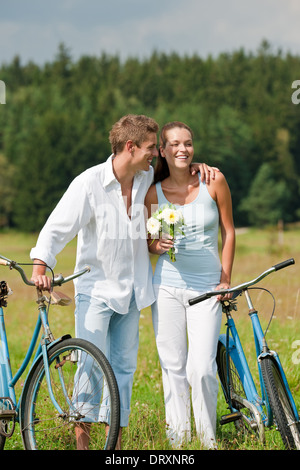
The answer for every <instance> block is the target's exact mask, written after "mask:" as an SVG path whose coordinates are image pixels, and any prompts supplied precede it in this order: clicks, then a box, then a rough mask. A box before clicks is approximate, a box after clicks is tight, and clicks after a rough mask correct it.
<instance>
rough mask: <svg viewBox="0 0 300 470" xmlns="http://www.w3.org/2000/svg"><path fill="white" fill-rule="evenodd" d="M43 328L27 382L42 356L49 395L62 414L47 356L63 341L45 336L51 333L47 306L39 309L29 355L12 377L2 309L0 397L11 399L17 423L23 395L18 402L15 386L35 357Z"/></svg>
mask: <svg viewBox="0 0 300 470" xmlns="http://www.w3.org/2000/svg"><path fill="white" fill-rule="evenodd" d="M42 327H43V330H44V334H43V336H42V338H41V341H40V344H39V345H38V348H37V350H36V353H35V356H34V358H33V362H32V365H31V367H30V370H29V372H28V374H27V377H26V381H27V379H28V377H29V376H30V372H31V370H32V369H33V368H34V365H35V363H36V361H37V360H38V359H39V358H40V357H41V355H42V356H43V360H44V365H45V370H46V375H47V384H48V391H49V394H50V396H51V398H52V402H53V404H54V406H55V407H56V409H57V410H58V412H59V413H62V410H61V408H60V407H59V405H58V404H57V402H56V400H55V398H54V395H53V392H52V387H51V382H50V374H49V364H48V356H47V350H48V346H49V345H50V344H51V346H52V345H53V344H54V343H57V342H59V341H61V340H62V338H59V339H57V340H55V341H54V340H52V341H50V340H49V339H47V337H46V335H45V331H46V332H47V331H48V332H49V324H48V320H47V311H46V307H45V305H43V306H42V307H40V308H39V316H38V320H37V322H36V326H35V329H34V332H33V335H32V338H31V342H30V344H29V347H28V350H27V353H26V355H25V358H24V360H23V362H22V364H21V366H20V367H19V369H18V370H17V372H16V374H15V375H14V376H13V375H12V369H11V364H10V357H9V348H8V342H7V335H6V329H5V321H4V311H3V308H2V307H0V339H1V350H0V364H1V371H0V374H1V379H0V383H1V389H0V396H1V397H8V398H10V400H11V401H12V403H13V405H14V406H15V411H16V412H17V413H16V420H17V421H18V420H19V410H20V404H21V403H22V393H21V396H20V398H19V401H18V402H17V398H16V393H15V385H16V384H17V382H18V380H19V379H20V378H21V376H22V375H23V373H24V371H25V370H26V368H27V366H28V364H29V362H30V360H31V359H32V357H33V354H34V350H35V348H36V345H37V342H38V338H39V335H40V332H41V329H42ZM26 381H25V384H24V388H23V390H24V389H25V385H26Z"/></svg>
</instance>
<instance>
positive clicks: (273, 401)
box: [260, 356, 300, 449]
mask: <svg viewBox="0 0 300 470" xmlns="http://www.w3.org/2000/svg"><path fill="white" fill-rule="evenodd" d="M260 365H261V372H262V377H263V381H264V385H265V389H266V393H267V395H268V399H269V403H270V407H271V410H272V413H273V416H274V421H275V423H276V426H277V428H278V430H279V432H280V435H281V439H282V441H283V444H284V447H285V448H286V449H299V447H300V427H299V423H297V422H296V421H297V420H296V418H295V415H294V412H293V408H292V405H291V402H290V399H289V395H288V392H287V390H286V387H285V385H284V382H283V379H282V376H281V373H280V369H279V366H278V364H277V362H276V360H275V359H274V358H273V357H271V356H266V357H263V358H261V362H260Z"/></svg>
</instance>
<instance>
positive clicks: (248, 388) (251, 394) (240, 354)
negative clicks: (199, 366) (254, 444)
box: [219, 289, 299, 427]
mask: <svg viewBox="0 0 300 470" xmlns="http://www.w3.org/2000/svg"><path fill="white" fill-rule="evenodd" d="M244 293H245V297H246V300H247V304H248V307H249V316H250V320H251V323H252V329H253V337H254V343H255V348H256V357H257V366H258V372H259V382H260V391H261V395H260V396H259V394H258V393H257V389H256V386H255V383H254V381H253V378H252V374H251V372H250V368H249V365H248V363H247V360H246V357H245V354H244V351H243V348H242V344H241V341H240V338H239V335H238V332H237V329H236V326H235V322H234V320H233V318H232V316H231V314H230V313H226V316H227V324H226V325H227V333H226V335H220V337H219V341H221V342H222V343H223V344H224V346H225V347H226V351H227V353H228V354H230V355H231V356H232V357H233V359H234V363H235V366H236V368H237V369H238V372H239V375H240V377H241V380H242V383H243V387H244V390H245V393H246V396H247V399H248V400H249V401H250V403H252V404H253V405H254V406H255V407H256V408H257V409H258V411H259V413H260V415H261V418H262V421H263V423H264V425H265V426H267V427H269V426H271V425H272V424H273V416H272V412H271V408H270V405H269V402H268V398H267V396H266V394H265V391H264V385H263V380H262V374H261V369H260V358H261V357H263V356H266V355H270V356H273V358H275V360H276V362H277V364H278V367H279V370H280V374H281V377H282V380H283V382H284V385H285V387H286V390H287V392H288V396H289V400H290V403H291V405H292V407H293V411H294V414H295V417H296V418H297V420H299V416H298V411H297V408H296V405H295V402H294V399H293V396H292V394H291V391H290V388H289V385H288V382H287V379H286V376H285V373H284V370H283V368H282V365H281V362H280V359H279V356H278V354H277V353H276V352H275V351H271V350H270V349H269V348H268V345H267V342H266V338H265V335H264V333H263V330H262V327H261V324H260V320H259V317H258V312H257V311H256V310H255V309H254V308H253V304H252V301H251V298H250V295H249V291H248V290H247V289H246V290H245V291H244ZM229 333H230V335H231V336H229ZM227 367H229V361H228V360H227ZM227 374H229V370H227ZM263 405H265V406H266V409H267V414H266V413H265V412H264V409H263Z"/></svg>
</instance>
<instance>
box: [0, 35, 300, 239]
mask: <svg viewBox="0 0 300 470" xmlns="http://www.w3.org/2000/svg"><path fill="white" fill-rule="evenodd" d="M0 79H1V80H2V81H3V82H4V83H5V85H6V104H2V105H0V165H1V172H0V227H14V228H16V229H20V230H26V231H39V230H40V229H41V227H42V226H43V224H44V222H45V220H46V218H47V217H48V215H49V214H50V212H51V211H52V209H53V208H54V206H55V204H56V203H57V202H58V200H59V198H60V197H61V196H62V194H63V193H64V191H65V190H66V188H67V187H68V185H69V183H70V182H71V180H72V179H73V178H74V177H75V176H76V175H78V174H79V173H80V172H82V171H83V170H84V169H86V168H88V167H90V166H92V165H96V164H98V163H101V162H103V161H105V160H106V159H107V157H108V156H109V155H110V153H111V149H110V145H109V142H108V134H109V131H110V129H111V126H112V125H113V123H114V122H115V121H117V120H118V119H119V118H120V117H121V116H123V115H124V114H128V113H136V114H147V115H149V116H151V117H153V118H154V119H156V120H157V122H158V123H159V124H160V125H161V126H162V125H163V124H164V123H166V122H168V121H171V120H180V121H184V122H186V123H187V124H188V125H189V126H190V127H191V128H192V129H193V131H194V144H195V160H196V161H205V162H206V163H208V164H210V165H213V166H217V167H218V168H220V170H221V171H222V172H223V173H224V174H225V176H226V178H227V181H228V183H229V186H230V189H231V193H232V199H233V208H234V218H235V224H236V225H237V226H244V225H258V226H263V225H274V224H276V223H277V222H278V220H282V221H283V222H293V221H297V220H299V219H300V203H299V200H300V197H299V196H300V194H299V193H300V106H297V104H294V103H293V101H292V99H291V97H292V93H293V92H295V90H293V89H292V83H293V82H294V81H295V80H297V79H300V57H299V56H295V55H292V54H289V53H285V54H283V53H282V52H281V51H280V50H277V51H273V50H272V47H271V45H270V44H269V43H268V42H267V41H263V42H262V43H261V45H260V47H259V48H258V50H257V51H256V52H255V53H252V52H249V53H246V52H245V51H244V49H239V50H236V51H233V52H231V53H222V54H219V56H218V57H216V58H213V57H211V56H208V57H207V58H205V59H204V58H201V57H199V56H197V55H192V56H180V55H178V54H176V53H172V54H168V55H167V54H164V53H158V52H153V53H152V55H151V56H150V57H149V58H145V59H143V60H141V59H138V58H134V57H129V58H128V59H126V60H125V61H123V62H122V61H121V60H120V59H119V57H118V56H110V55H108V54H105V53H102V54H101V55H99V56H98V57H94V56H82V57H80V58H79V59H78V60H77V61H74V60H73V59H72V55H71V53H70V52H69V50H68V48H67V47H66V46H65V45H64V44H61V45H60V46H59V48H58V51H57V54H56V56H55V58H54V59H53V61H52V62H51V63H45V64H44V65H42V66H40V65H37V64H35V63H33V62H29V63H27V64H22V63H21V59H20V57H18V56H16V57H15V58H14V59H13V60H12V62H11V63H8V64H7V63H3V64H2V65H1V66H0ZM294 101H295V100H294Z"/></svg>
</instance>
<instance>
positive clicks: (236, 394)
mask: <svg viewBox="0 0 300 470" xmlns="http://www.w3.org/2000/svg"><path fill="white" fill-rule="evenodd" d="M227 357H229V376H228V377H227V375H228V374H227ZM217 366H218V375H219V379H220V382H221V384H222V389H223V394H224V398H225V400H226V403H227V404H228V407H229V409H230V411H231V413H235V412H236V411H238V412H239V413H240V416H241V418H240V419H237V420H235V421H234V424H235V427H236V429H237V430H238V431H240V432H242V433H243V434H245V433H249V434H255V435H257V437H258V438H259V439H260V441H261V442H264V441H265V432H264V425H263V423H262V420H261V416H260V413H259V412H258V410H257V408H256V407H255V405H253V404H252V403H250V401H248V399H247V395H246V392H245V389H244V386H243V382H242V379H241V377H240V374H239V372H238V369H237V367H236V366H235V364H234V360H233V358H232V357H231V355H230V353H229V354H228V355H227V351H226V347H225V346H224V344H223V343H222V342H221V341H219V342H218V350H217Z"/></svg>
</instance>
